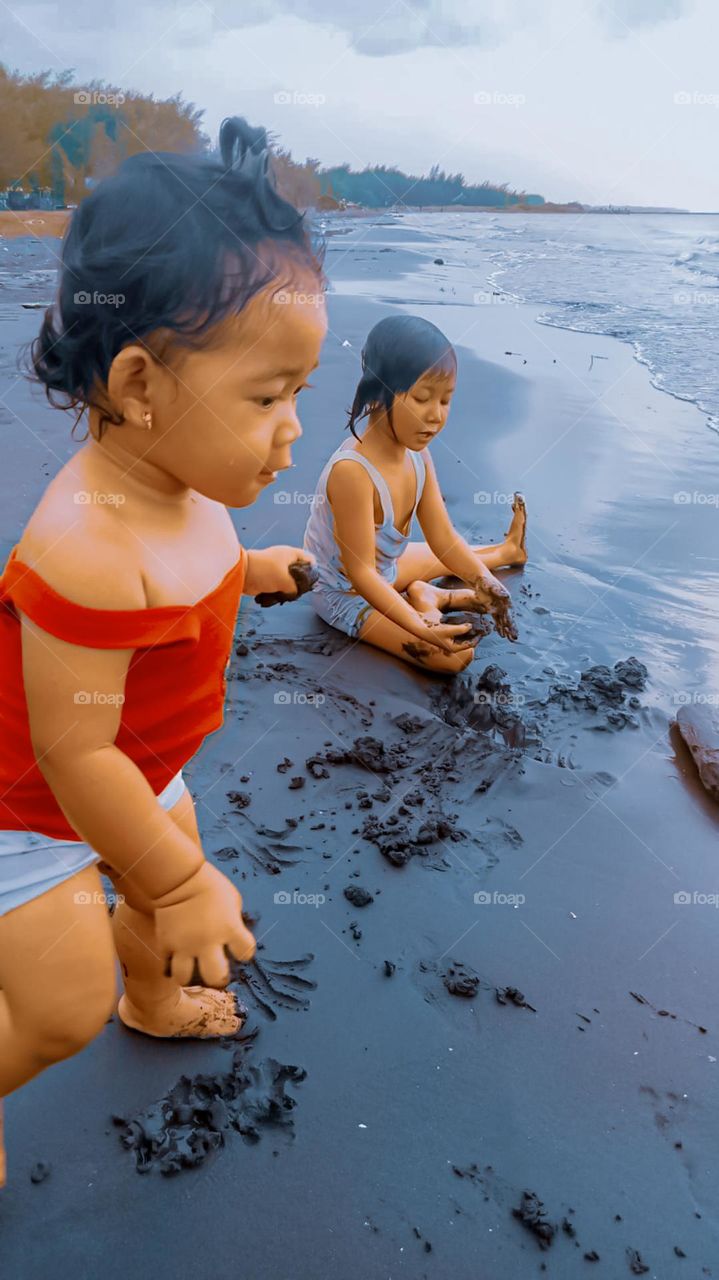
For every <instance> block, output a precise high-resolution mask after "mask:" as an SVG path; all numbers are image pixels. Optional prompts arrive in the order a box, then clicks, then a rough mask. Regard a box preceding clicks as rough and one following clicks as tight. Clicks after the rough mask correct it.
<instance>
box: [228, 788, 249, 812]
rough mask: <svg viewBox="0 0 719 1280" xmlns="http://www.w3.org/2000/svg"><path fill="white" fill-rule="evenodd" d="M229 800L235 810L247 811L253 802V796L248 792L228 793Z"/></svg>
mask: <svg viewBox="0 0 719 1280" xmlns="http://www.w3.org/2000/svg"><path fill="white" fill-rule="evenodd" d="M227 799H228V800H229V802H230V804H231V805H234V807H235V809H246V808H247V806H248V805H249V804H250V803H251V801H252V796H251V795H250V793H249V792H248V791H228V792H227Z"/></svg>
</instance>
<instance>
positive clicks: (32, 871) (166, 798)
mask: <svg viewBox="0 0 719 1280" xmlns="http://www.w3.org/2000/svg"><path fill="white" fill-rule="evenodd" d="M185 789H186V788H185V779H184V778H183V776H182V770H181V769H180V771H179V773H176V774H175V776H174V778H171V780H170V781H169V782H168V784H167V786H166V787H165V789H164V791H161V792H160V794H159V795H158V797H157V799H158V802H159V803H160V804H161V805H162V807H163V809H172V807H173V806H174V805H176V804H177V801H178V800H179V799H180V797H181V796H182V795H183V793H184V791H185ZM99 861H100V855H99V853H95V850H94V849H91V848H90V846H89V844H86V843H85V841H84V840H56V839H55V838H54V837H53V836H45V835H42V834H41V833H40V832H38V831H0V916H4V915H6V914H7V912H8V911H14V910H15V908H16V907H21V906H23V905H24V903H26V902H31V901H32V899H33V898H39V896H40V894H41V893H47V892H48V890H49V889H54V888H55V886H56V885H58V884H62V882H63V880H68V879H69V878H70V876H74V875H77V873H78V871H83V870H84V868H85V867H90V866H92V864H93V862H99Z"/></svg>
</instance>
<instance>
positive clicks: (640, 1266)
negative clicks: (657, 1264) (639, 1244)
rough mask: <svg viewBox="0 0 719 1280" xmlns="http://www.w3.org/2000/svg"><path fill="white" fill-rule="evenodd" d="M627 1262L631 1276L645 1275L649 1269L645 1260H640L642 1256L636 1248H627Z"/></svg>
mask: <svg viewBox="0 0 719 1280" xmlns="http://www.w3.org/2000/svg"><path fill="white" fill-rule="evenodd" d="M627 1262H628V1263H629V1270H630V1271H631V1273H632V1275H633V1276H643V1275H646V1273H647V1271H648V1270H649V1267H648V1266H647V1264H646V1262H644V1261H643V1260H642V1256H641V1254H640V1253H639V1251H638V1249H627Z"/></svg>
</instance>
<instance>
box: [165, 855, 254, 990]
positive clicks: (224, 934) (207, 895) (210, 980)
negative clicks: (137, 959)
mask: <svg viewBox="0 0 719 1280" xmlns="http://www.w3.org/2000/svg"><path fill="white" fill-rule="evenodd" d="M153 907H154V909H155V929H156V933H157V940H158V943H159V946H160V949H161V954H162V957H163V959H166V960H168V962H169V969H170V973H171V974H172V977H173V978H174V979H175V981H176V982H179V984H180V986H184V987H186V986H189V985H190V983H191V981H192V974H193V972H194V967H195V961H197V964H198V967H199V971H200V974H201V976H202V979H203V981H204V982H206V983H207V985H208V986H210V987H225V986H226V985H227V983H228V981H229V976H230V970H229V965H228V962H227V954H226V951H225V948H228V949H229V951H231V953H232V955H233V956H234V957H235V959H236V960H240V961H245V960H251V959H252V957H253V955H254V954H255V945H256V944H255V939H254V938H253V936H252V934H251V933H250V931H249V929H248V928H247V926H246V925H245V923H244V921H243V919H242V898H241V897H240V895H239V893H238V892H237V890H236V888H235V886H234V885H233V884H232V882H231V881H230V880H229V879H228V878H227V876H224V875H223V874H222V872H221V871H218V870H217V868H216V867H213V866H212V864H211V863H209V862H203V864H202V866H201V867H200V868H199V869H198V870H197V871H196V872H195V873H194V875H192V876H190V879H189V880H187V881H186V882H185V884H183V885H180V887H179V888H178V889H172V890H171V891H170V893H166V894H164V895H163V896H162V897H161V898H156V899H155V900H154V902H153Z"/></svg>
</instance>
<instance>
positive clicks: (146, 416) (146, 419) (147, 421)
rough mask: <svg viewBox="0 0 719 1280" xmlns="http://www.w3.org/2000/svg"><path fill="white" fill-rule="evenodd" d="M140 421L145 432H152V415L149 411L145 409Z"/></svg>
mask: <svg viewBox="0 0 719 1280" xmlns="http://www.w3.org/2000/svg"><path fill="white" fill-rule="evenodd" d="M142 421H143V422H144V424H145V426H146V428H147V430H148V431H152V414H151V413H150V410H149V409H146V410H145V412H144V413H143V415H142Z"/></svg>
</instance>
